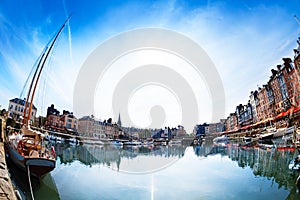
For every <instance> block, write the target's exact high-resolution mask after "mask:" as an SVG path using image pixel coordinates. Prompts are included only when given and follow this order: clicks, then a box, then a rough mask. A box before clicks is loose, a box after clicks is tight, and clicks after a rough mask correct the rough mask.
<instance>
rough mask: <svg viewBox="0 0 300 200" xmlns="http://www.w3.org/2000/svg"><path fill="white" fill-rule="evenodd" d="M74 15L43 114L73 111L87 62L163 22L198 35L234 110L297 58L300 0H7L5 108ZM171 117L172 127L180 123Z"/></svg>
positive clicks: (0, 6) (2, 47)
mask: <svg viewBox="0 0 300 200" xmlns="http://www.w3.org/2000/svg"><path fill="white" fill-rule="evenodd" d="M68 13H72V19H71V21H70V26H69V28H70V29H69V30H68V28H67V29H65V30H64V32H63V34H62V36H61V37H60V39H59V41H58V43H57V45H56V47H55V49H54V52H53V54H52V56H51V59H50V62H49V63H48V67H47V69H46V70H45V73H44V74H43V76H44V77H43V78H42V80H43V81H41V84H40V85H42V86H40V88H42V89H40V92H39V94H38V95H37V98H36V99H35V102H34V103H35V104H36V105H37V108H38V109H39V110H40V111H39V113H40V114H42V115H45V113H46V108H47V106H49V105H50V104H51V103H54V104H55V105H56V106H57V107H58V109H60V110H62V109H67V110H72V109H73V108H72V103H73V89H74V84H75V81H76V77H77V75H78V72H79V70H80V67H81V65H82V64H83V62H84V61H85V59H86V58H87V56H88V55H89V54H90V53H91V52H92V51H93V50H94V49H95V48H96V47H97V46H98V45H99V44H101V42H103V41H105V40H107V39H108V38H110V37H113V36H114V35H116V34H118V33H121V32H124V31H128V30H132V29H137V28H144V27H162V28H167V29H171V30H175V31H178V32H180V33H183V34H185V35H186V36H188V37H190V38H191V39H193V40H194V41H196V42H197V43H198V44H199V45H200V46H201V47H202V48H203V49H204V50H205V51H206V52H207V54H208V55H209V57H210V58H211V59H212V60H213V62H214V63H215V65H216V68H217V69H218V72H219V74H220V76H221V79H222V81H223V85H224V90H225V95H226V114H229V112H233V111H234V109H235V106H236V105H237V104H239V103H246V102H247V100H248V96H249V94H250V91H251V90H255V89H256V88H257V85H262V84H264V83H265V82H266V81H267V80H268V77H269V76H270V69H271V68H274V67H275V66H276V65H277V64H280V63H281V58H282V57H288V56H289V57H291V56H293V48H296V44H297V43H296V39H297V37H299V36H300V24H299V23H297V21H296V19H295V18H294V15H297V16H298V17H299V18H300V1H299V0H294V1H293V0H292V1H250V0H249V1H246V0H244V1H243V0H241V1H88V2H86V1H67V0H66V1H51V3H50V2H49V1H38V0H32V1H14V2H12V1H8V0H1V1H0V38H1V40H0V70H1V73H0V82H1V85H0V105H2V107H1V108H6V109H7V106H8V100H9V99H11V98H14V97H18V96H19V95H20V92H21V91H22V88H23V85H24V83H25V80H26V78H27V76H28V74H29V72H30V70H31V68H32V66H33V64H34V63H35V61H36V59H37V58H38V56H39V55H40V53H41V51H42V50H43V48H44V46H45V45H46V44H47V43H48V41H49V40H50V38H51V37H53V34H54V33H55V32H56V31H57V30H58V28H59V26H60V25H61V24H62V23H63V21H64V20H65V19H66V16H67V15H68ZM43 85H46V86H45V87H44V86H43ZM203 104H205V103H203ZM208 104H209V102H208ZM200 107H201V106H200ZM203 107H205V106H203ZM205 112H209V110H205ZM111 114H112V113H110V112H109V110H106V111H104V110H101V108H99V109H98V110H97V113H96V116H97V117H99V118H102V119H104V118H108V117H109V116H110V115H111ZM133 115H135V114H134V113H133ZM138 115H139V114H138V113H137V116H138ZM207 116H209V115H207ZM224 117H226V116H224ZM176 120H177V119H176ZM176 120H175V121H176ZM171 121H172V120H171ZM171 121H170V123H171V125H173V124H176V123H177V121H176V122H171ZM205 121H208V122H209V121H210V118H209V117H205V115H203V116H202V117H201V118H200V119H199V122H205ZM172 123H173V124H172ZM167 125H168V124H167Z"/></svg>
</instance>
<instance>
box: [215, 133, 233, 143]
mask: <svg viewBox="0 0 300 200" xmlns="http://www.w3.org/2000/svg"><path fill="white" fill-rule="evenodd" d="M228 141H229V137H227V136H226V135H222V136H219V137H216V138H214V139H213V142H214V143H222V142H228Z"/></svg>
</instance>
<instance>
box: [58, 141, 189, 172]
mask: <svg viewBox="0 0 300 200" xmlns="http://www.w3.org/2000/svg"><path fill="white" fill-rule="evenodd" d="M185 149H186V146H182V145H174V146H154V147H143V146H140V147H126V146H124V147H123V148H120V147H117V146H113V145H87V144H85V145H80V146H70V145H65V144H57V146H56V153H57V156H58V157H59V158H60V162H61V163H63V164H67V163H72V162H73V161H75V160H78V161H80V162H81V163H84V164H85V165H88V166H91V165H93V164H103V165H106V166H111V165H116V166H117V169H119V166H120V163H121V160H122V159H123V158H127V159H133V158H136V157H138V156H140V155H143V156H160V157H167V158H169V157H177V158H182V157H183V156H184V152H185Z"/></svg>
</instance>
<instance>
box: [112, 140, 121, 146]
mask: <svg viewBox="0 0 300 200" xmlns="http://www.w3.org/2000/svg"><path fill="white" fill-rule="evenodd" d="M109 144H110V145H114V146H120V147H122V146H123V143H122V142H120V141H118V140H113V141H111V142H109Z"/></svg>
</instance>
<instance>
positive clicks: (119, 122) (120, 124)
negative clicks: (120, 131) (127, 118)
mask: <svg viewBox="0 0 300 200" xmlns="http://www.w3.org/2000/svg"><path fill="white" fill-rule="evenodd" d="M117 124H118V125H119V127H122V122H121V115H120V113H119V118H118V122H117Z"/></svg>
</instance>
